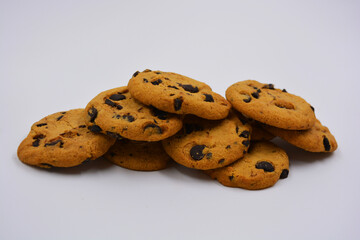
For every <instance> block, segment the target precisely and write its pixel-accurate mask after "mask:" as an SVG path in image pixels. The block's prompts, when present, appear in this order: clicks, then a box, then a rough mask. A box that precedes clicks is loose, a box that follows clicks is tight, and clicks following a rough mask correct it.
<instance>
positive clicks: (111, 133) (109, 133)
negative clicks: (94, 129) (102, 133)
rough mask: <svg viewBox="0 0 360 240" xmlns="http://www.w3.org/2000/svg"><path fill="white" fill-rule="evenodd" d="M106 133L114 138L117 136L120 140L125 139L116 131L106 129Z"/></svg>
mask: <svg viewBox="0 0 360 240" xmlns="http://www.w3.org/2000/svg"><path fill="white" fill-rule="evenodd" d="M106 135H108V136H110V137H112V138H116V139H118V140H120V139H123V137H122V136H121V135H120V134H118V133H114V132H109V131H106Z"/></svg>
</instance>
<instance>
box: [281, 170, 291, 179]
mask: <svg viewBox="0 0 360 240" xmlns="http://www.w3.org/2000/svg"><path fill="white" fill-rule="evenodd" d="M288 175H289V170H287V169H283V170H282V172H281V174H280V179H284V178H287V177H288Z"/></svg>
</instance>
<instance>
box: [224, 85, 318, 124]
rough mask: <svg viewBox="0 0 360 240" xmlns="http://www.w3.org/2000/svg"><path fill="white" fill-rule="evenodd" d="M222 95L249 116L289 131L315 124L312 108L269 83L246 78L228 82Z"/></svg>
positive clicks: (299, 98)
mask: <svg viewBox="0 0 360 240" xmlns="http://www.w3.org/2000/svg"><path fill="white" fill-rule="evenodd" d="M226 98H227V100H228V101H229V102H230V103H231V104H232V106H233V107H234V108H235V109H236V110H237V111H239V112H241V113H242V114H244V115H246V116H247V117H249V118H252V119H254V120H257V121H259V122H262V123H265V124H267V125H271V126H275V127H278V128H283V129H289V130H305V129H309V128H311V127H312V126H313V125H314V123H315V114H314V111H313V108H312V107H311V105H310V104H309V103H307V102H306V101H305V100H304V99H302V98H301V97H298V96H296V95H293V94H290V93H287V92H286V90H283V91H281V90H279V89H275V88H274V85H273V84H263V83H259V82H257V81H255V80H246V81H242V82H237V83H235V84H233V85H231V86H230V87H229V88H228V89H227V90H226Z"/></svg>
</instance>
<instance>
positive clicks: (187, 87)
mask: <svg viewBox="0 0 360 240" xmlns="http://www.w3.org/2000/svg"><path fill="white" fill-rule="evenodd" d="M128 87H129V91H130V93H131V95H132V96H134V98H136V99H137V100H139V101H140V102H142V103H143V104H145V105H151V106H154V107H156V108H158V109H161V110H163V111H166V112H171V113H176V114H193V115H196V116H198V117H201V118H205V119H210V120H218V119H224V118H226V116H227V115H228V113H229V110H230V108H231V105H230V103H229V102H228V101H226V99H225V98H223V97H222V96H220V95H219V94H217V93H215V92H213V91H212V90H211V88H210V87H209V86H208V85H207V84H205V83H203V82H200V81H197V80H194V79H192V78H189V77H185V76H183V75H180V74H176V73H171V72H162V71H151V70H145V71H143V72H136V73H134V75H133V77H132V78H131V79H130V81H129V84H128Z"/></svg>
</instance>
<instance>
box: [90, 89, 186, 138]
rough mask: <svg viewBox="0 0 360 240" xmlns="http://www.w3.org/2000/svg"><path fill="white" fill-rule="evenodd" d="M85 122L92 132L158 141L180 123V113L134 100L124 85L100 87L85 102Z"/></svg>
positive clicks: (171, 132) (177, 127)
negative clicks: (100, 89)
mask: <svg viewBox="0 0 360 240" xmlns="http://www.w3.org/2000/svg"><path fill="white" fill-rule="evenodd" d="M85 110H86V112H87V116H86V124H87V125H88V126H89V129H90V130H91V131H93V132H96V133H99V132H101V133H104V134H107V135H109V136H111V137H114V138H117V139H121V138H122V137H124V138H128V139H131V140H136V141H160V140H162V139H165V138H167V137H170V136H172V135H174V134H175V133H176V132H177V131H179V130H180V129H181V127H182V119H181V118H182V116H180V115H176V114H170V113H166V112H163V111H161V110H158V109H156V108H154V107H151V106H150V107H149V106H145V105H144V104H142V103H140V102H138V101H137V100H135V99H134V98H133V97H132V96H131V94H130V93H129V91H128V89H127V87H119V88H114V89H110V90H107V91H104V92H102V93H100V94H98V95H97V96H96V97H95V98H93V99H92V100H91V101H90V102H89V103H88V105H87V106H86V109H85Z"/></svg>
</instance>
